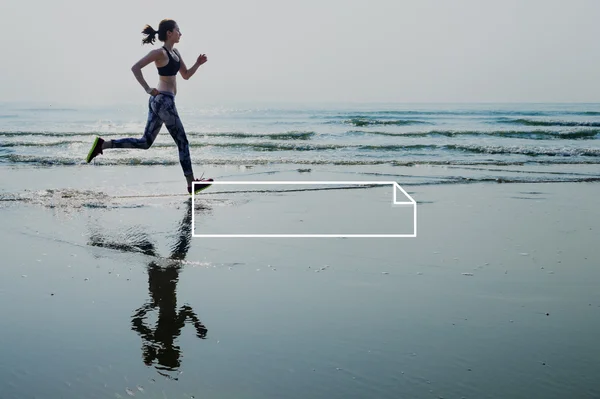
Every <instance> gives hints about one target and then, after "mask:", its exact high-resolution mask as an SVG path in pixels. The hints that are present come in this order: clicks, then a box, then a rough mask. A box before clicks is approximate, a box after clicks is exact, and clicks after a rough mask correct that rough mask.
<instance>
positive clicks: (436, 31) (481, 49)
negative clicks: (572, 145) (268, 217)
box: [0, 0, 600, 105]
mask: <svg viewBox="0 0 600 399" xmlns="http://www.w3.org/2000/svg"><path fill="white" fill-rule="evenodd" d="M0 15H1V16H2V28H3V34H2V36H1V37H0V44H1V48H2V57H1V59H2V62H0V76H1V79H2V90H1V91H0V101H43V102H46V101H48V102H50V103H56V104H60V103H63V104H100V105H111V104H121V103H136V102H140V101H145V99H146V97H147V95H146V94H145V92H144V91H143V89H142V88H141V86H139V84H138V83H137V81H136V80H135V78H134V77H133V74H132V73H131V71H130V67H131V66H132V65H133V64H134V63H135V62H136V61H137V60H138V59H139V58H140V57H142V56H143V55H145V54H146V53H147V52H148V51H149V50H151V49H152V48H155V47H152V46H150V45H145V46H141V39H142V35H141V33H140V32H141V30H142V28H143V26H144V24H146V23H149V24H151V25H152V26H153V27H154V28H155V29H156V28H158V22H159V21H160V20H161V19H162V18H173V19H175V20H176V21H177V22H178V23H179V26H180V28H181V30H182V33H183V37H182V40H181V42H180V44H179V46H178V47H179V49H180V51H181V53H182V56H183V59H184V60H185V62H186V63H187V64H188V66H191V65H192V64H193V63H194V62H195V59H196V57H197V56H198V55H199V54H200V53H206V54H207V56H208V63H206V64H205V65H204V66H202V67H201V68H200V69H199V70H198V72H197V73H196V75H195V76H194V77H193V78H192V79H191V80H189V81H184V80H183V79H179V93H178V104H181V103H182V102H184V101H185V102H187V103H188V104H203V103H206V104H227V103H232V102H253V101H269V102H274V101H276V102H279V101H281V102H322V101H342V102H346V101H351V102H529V101H534V102H600V52H599V51H598V48H599V46H598V43H597V41H598V39H599V38H600V24H599V23H598V20H599V17H600V1H597V0H502V1H490V0H452V1H451V0H412V1H402V0H368V1H367V0H302V1H287V0H218V1H217V0H205V1H200V0H193V1H188V0H177V1H169V0H162V1H154V0H148V1H139V0H119V1H117V0H103V1H89V0H53V1H47V0H3V1H2V2H0ZM155 46H156V44H155ZM143 73H144V76H145V77H146V80H147V81H148V83H149V84H150V85H151V86H154V85H155V83H156V81H157V73H156V68H155V67H154V66H153V65H150V66H148V67H146V68H145V69H144V70H143Z"/></svg>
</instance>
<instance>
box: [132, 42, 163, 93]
mask: <svg viewBox="0 0 600 399" xmlns="http://www.w3.org/2000/svg"><path fill="white" fill-rule="evenodd" d="M161 56H162V49H156V50H152V51H150V52H149V53H148V54H146V55H145V56H144V57H143V58H142V59H141V60H139V61H138V62H136V63H135V64H134V65H133V66H132V67H131V71H132V72H133V76H135V78H136V79H137V81H138V82H139V83H140V85H142V87H143V88H144V90H145V91H146V93H148V94H152V95H156V94H158V92H157V93H153V91H154V90H156V89H151V88H150V86H148V83H146V80H145V79H144V75H143V74H142V68H143V67H145V66H146V65H148V64H149V63H151V62H154V61H156V60H158V59H159V58H160V57H161Z"/></svg>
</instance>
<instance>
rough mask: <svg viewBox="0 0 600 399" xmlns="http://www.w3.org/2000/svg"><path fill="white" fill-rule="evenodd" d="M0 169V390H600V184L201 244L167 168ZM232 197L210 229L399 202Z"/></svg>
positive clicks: (473, 393) (209, 206)
mask: <svg viewBox="0 0 600 399" xmlns="http://www.w3.org/2000/svg"><path fill="white" fill-rule="evenodd" d="M298 169H301V167H298ZM396 171H397V169H396ZM405 172H406V170H403V171H399V172H398V171H397V172H396V173H398V174H402V173H405ZM207 175H211V176H222V178H223V179H229V180H234V179H235V180H239V179H256V180H258V178H256V177H257V176H258V177H259V178H260V179H261V180H262V179H273V180H294V179H306V180H334V179H338V178H339V176H340V175H339V174H336V173H330V172H328V171H327V170H325V169H324V170H319V169H318V168H313V170H311V171H310V172H299V171H298V170H294V169H293V168H288V169H286V170H285V171H275V172H274V173H273V171H272V170H271V169H269V167H268V166H264V167H255V168H253V169H251V170H244V171H240V170H239V169H236V168H227V167H220V168H215V169H211V170H208V171H207ZM0 176H1V178H2V181H3V185H2V188H1V189H0V199H1V200H2V201H0V214H1V220H2V224H1V226H2V227H0V242H2V246H1V249H2V254H3V255H2V259H3V261H2V263H3V267H2V268H0V319H1V320H2V321H3V322H2V330H1V332H0V342H2V345H0V375H1V376H2V377H0V392H2V398H5V397H6V398H25V397H39V398H42V397H73V398H75V397H91V398H109V397H111V398H114V397H123V398H127V397H130V396H135V397H159V398H162V397H166V398H181V397H196V398H199V397H207V398H221V397H252V398H257V397H261V398H262V397H265V398H268V397H273V398H275V397H277V398H280V397H290V398H294V397H298V398H305V397H322V398H332V397H340V398H342V397H344V398H348V397H356V398H362V397H377V398H397V397H414V398H439V397H444V398H450V397H459V398H460V397H466V398H474V397H478V398H481V397H486V398H506V397H511V398H530V397H544V398H564V397H581V398H583V397H598V396H600V383H599V382H598V380H597V378H596V376H597V375H598V374H599V373H600V360H598V359H600V347H599V346H598V345H597V339H596V337H597V336H598V333H600V293H599V292H598V290H597V281H599V278H600V269H599V268H598V264H599V262H600V250H599V249H598V246H597V241H598V231H597V230H598V228H599V227H598V226H600V209H599V208H598V207H597V202H598V201H597V198H598V196H599V195H600V185H598V184H597V183H540V184H531V183H524V184H497V183H477V184H464V185H461V184H454V185H416V186H410V185H408V186H403V187H405V189H406V190H407V191H408V192H409V193H410V195H412V196H413V198H414V199H415V200H416V201H418V215H419V218H418V236H417V237H416V238H380V239H372V238H362V239H358V238H346V239H345V238H325V239H319V238H299V239H298V238H296V239H284V238H231V239H223V238H218V239H217V238H212V239H210V238H192V237H190V234H189V232H190V228H191V216H192V210H191V205H190V202H189V198H188V197H187V196H186V195H185V194H182V195H180V193H181V191H182V190H181V189H182V187H181V182H180V180H181V179H180V176H179V174H178V173H177V170H176V168H174V167H170V166H169V167H160V166H156V167H148V168H146V167H141V168H131V167H115V166H109V167H102V166H97V167H90V168H84V167H73V168H62V169H57V168H33V167H31V168H30V167H20V168H2V169H1V170H0ZM356 179H363V180H373V178H372V176H368V175H365V176H360V175H359V176H356ZM339 180H352V179H351V178H348V177H346V178H344V179H339ZM385 180H397V181H398V183H400V184H401V185H402V183H403V181H402V178H401V177H397V178H394V177H393V176H392V177H385ZM33 182H36V183H35V184H36V186H35V187H32V183H33ZM37 182H42V183H39V184H38V183H37ZM48 190H50V191H48ZM220 191H225V189H224V188H220V187H218V186H213V187H211V188H210V189H209V190H207V191H206V192H205V193H204V194H201V195H200V196H199V197H198V199H199V203H198V204H197V205H198V206H197V209H195V210H194V211H193V214H194V217H195V218H196V220H197V221H200V223H203V222H204V224H201V226H225V225H227V226H232V227H235V222H236V220H239V219H240V215H243V214H245V213H250V214H251V216H253V217H257V218H259V219H261V220H262V221H264V222H269V223H271V222H272V225H274V226H276V225H277V222H278V221H280V220H286V219H285V217H287V216H290V208H289V204H290V201H291V202H292V203H294V204H301V203H306V200H307V199H308V200H309V202H310V204H311V206H312V208H310V209H317V210H319V212H322V215H321V217H319V218H317V220H320V221H321V222H322V226H323V228H325V227H327V226H331V218H328V217H327V216H328V213H327V209H325V210H323V208H319V204H329V203H330V201H333V203H335V204H341V205H339V207H338V209H335V211H336V212H337V211H339V214H340V215H343V214H344V211H346V210H347V211H349V212H350V214H352V212H355V210H354V208H345V207H344V204H349V202H348V201H349V200H351V199H357V198H358V199H359V202H360V201H363V200H364V201H365V202H364V203H373V204H375V203H377V204H380V205H381V204H384V205H385V204H387V202H386V201H387V200H386V199H382V198H384V197H385V195H387V194H386V193H385V192H383V191H382V189H376V188H372V189H364V190H331V191H327V192H326V193H325V192H320V191H314V192H301V193H297V194H293V193H277V194H272V195H264V194H263V195H258V194H243V195H237V196H235V195H226V194H219V192H220ZM386 198H387V197H386ZM294 201H296V202H294ZM295 206H299V205H295ZM332 210H333V209H332ZM368 212H370V213H369V214H368V215H369V217H370V218H371V220H382V221H383V222H382V223H386V222H388V221H389V220H390V212H391V211H390V209H389V207H387V205H385V206H374V207H370V208H369V211H368ZM308 214H309V215H310V212H309V213H308ZM232 215H236V216H235V217H233V216H232ZM331 215H332V217H333V216H335V215H337V214H334V213H332V214H331ZM305 216H306V215H304V216H302V217H305ZM294 217H299V216H298V215H292V220H293V218H294ZM211 223H212V224H211ZM286 223H287V222H286ZM357 223H361V224H359V226H360V227H362V226H363V225H362V223H363V222H362V221H361V222H357ZM240 225H241V221H240ZM261 225H262V224H261ZM393 225H394V224H390V226H393ZM349 226H351V225H349ZM365 227H368V226H365ZM196 232H197V233H198V231H196Z"/></svg>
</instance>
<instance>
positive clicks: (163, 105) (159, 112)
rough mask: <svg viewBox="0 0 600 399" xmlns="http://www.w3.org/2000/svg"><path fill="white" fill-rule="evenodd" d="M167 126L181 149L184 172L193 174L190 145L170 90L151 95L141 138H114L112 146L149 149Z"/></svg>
mask: <svg viewBox="0 0 600 399" xmlns="http://www.w3.org/2000/svg"><path fill="white" fill-rule="evenodd" d="M163 124H164V125H165V126H167V130H168V131H169V133H170V134H171V137H173V140H175V143H176V144H177V148H178V149H179V163H180V164H181V168H182V169H183V174H184V175H185V176H189V175H191V174H193V173H194V172H193V171H192V160H191V158H190V145H189V143H188V140H187V136H186V135H185V130H184V129H183V124H182V123H181V119H179V114H178V113H177V108H175V96H174V95H173V94H171V93H169V92H161V93H160V94H159V95H157V96H151V97H150V100H149V101H148V122H147V123H146V130H145V131H144V135H143V136H142V137H141V138H139V139H136V138H127V139H118V140H112V148H140V149H143V150H147V149H148V148H150V147H151V146H152V143H154V140H156V136H158V132H159V131H160V129H161V127H162V126H163Z"/></svg>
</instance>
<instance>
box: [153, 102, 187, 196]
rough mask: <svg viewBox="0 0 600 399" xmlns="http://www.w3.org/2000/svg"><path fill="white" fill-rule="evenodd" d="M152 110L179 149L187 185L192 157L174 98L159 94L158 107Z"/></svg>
mask: <svg viewBox="0 0 600 399" xmlns="http://www.w3.org/2000/svg"><path fill="white" fill-rule="evenodd" d="M154 111H155V112H156V113H157V114H158V116H159V117H160V119H161V120H162V121H163V122H164V124H165V126H166V127H167V129H168V130H169V133H170V134H171V137H173V140H175V144H177V149H178V150H179V163H180V164H181V168H182V169H183V174H184V176H185V178H186V180H187V182H188V186H189V185H191V184H192V181H193V180H194V171H193V170H192V159H191V157H190V145H189V143H188V139H187V136H186V134H185V129H184V128H183V123H181V119H179V114H178V113H177V108H176V107H175V100H174V98H173V97H171V96H167V95H163V96H161V104H160V107H157V108H155V109H154Z"/></svg>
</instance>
